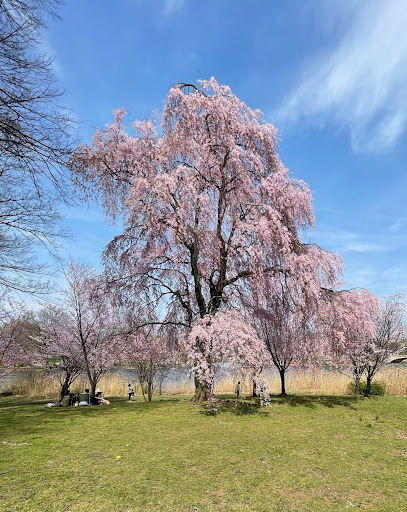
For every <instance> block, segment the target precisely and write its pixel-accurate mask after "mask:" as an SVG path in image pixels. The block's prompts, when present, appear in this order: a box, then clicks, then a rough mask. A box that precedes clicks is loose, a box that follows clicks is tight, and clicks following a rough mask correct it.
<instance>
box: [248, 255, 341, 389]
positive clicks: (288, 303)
mask: <svg viewBox="0 0 407 512" xmlns="http://www.w3.org/2000/svg"><path fill="white" fill-rule="evenodd" d="M304 256H305V258H298V259H297V261H296V265H295V268H294V269H293V271H292V272H290V273H289V274H287V275H281V276H277V277H273V278H272V279H270V278H268V277H267V276H265V278H264V280H263V282H262V283H259V284H257V283H255V284H256V286H254V287H253V299H252V302H251V303H250V310H252V311H253V324H254V325H255V327H256V330H257V333H258V335H259V337H260V338H261V339H262V340H263V342H264V345H265V347H266V350H267V352H268V354H269V356H270V359H271V361H272V362H273V364H274V366H275V367H276V368H277V370H278V372H279V375H280V381H281V395H286V387H285V375H286V372H287V371H288V369H289V368H290V367H293V366H297V367H298V366H304V365H308V366H310V365H313V364H314V363H315V362H317V361H318V360H319V357H320V355H321V344H320V339H319V337H318V330H317V328H316V326H317V324H318V314H319V307H320V302H321V295H322V294H324V293H325V292H324V290H327V289H329V290H332V289H335V288H336V287H337V286H338V285H339V280H338V279H339V275H340V273H341V260H340V258H339V256H338V255H335V254H332V253H329V252H326V251H323V250H322V249H320V248H319V247H317V246H310V247H308V250H307V252H306V254H305V255H304Z"/></svg>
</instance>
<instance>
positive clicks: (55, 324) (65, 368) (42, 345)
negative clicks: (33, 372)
mask: <svg viewBox="0 0 407 512" xmlns="http://www.w3.org/2000/svg"><path fill="white" fill-rule="evenodd" d="M38 321H39V324H40V328H41V333H40V335H39V336H37V337H36V338H34V341H35V343H36V346H37V351H38V359H39V361H41V363H42V366H43V367H45V368H46V369H47V370H48V371H49V372H50V374H51V376H52V377H53V378H55V379H57V381H58V382H59V384H60V402H61V401H62V400H63V398H64V396H65V394H66V392H67V390H68V389H69V388H70V386H71V385H72V383H73V382H74V381H75V380H76V379H77V378H78V376H79V375H80V374H81V373H82V372H83V356H82V350H81V346H80V343H78V340H77V336H76V328H75V327H76V326H75V324H74V322H73V321H72V317H70V316H69V314H67V313H66V312H65V311H64V309H62V308H60V307H57V306H54V305H50V306H47V307H46V308H44V309H43V310H42V311H40V312H39V314H38Z"/></svg>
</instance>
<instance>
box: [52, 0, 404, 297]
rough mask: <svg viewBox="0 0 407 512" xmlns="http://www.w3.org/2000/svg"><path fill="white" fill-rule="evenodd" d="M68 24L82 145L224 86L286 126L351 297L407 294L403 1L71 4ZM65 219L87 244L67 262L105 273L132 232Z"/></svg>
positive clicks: (69, 72)
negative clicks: (113, 250) (199, 89)
mask: <svg viewBox="0 0 407 512" xmlns="http://www.w3.org/2000/svg"><path fill="white" fill-rule="evenodd" d="M60 14H61V16H62V21H56V20H50V22H49V28H48V31H47V32H46V34H45V41H44V48H46V49H47V51H49V52H50V53H51V54H52V55H54V56H55V62H54V68H55V72H56V74H57V77H58V79H59V82H60V86H61V88H63V89H65V91H66V92H65V95H64V97H63V101H64V103H65V104H66V105H68V106H69V107H71V108H72V109H73V112H74V115H75V117H76V118H77V119H78V121H79V122H80V132H81V137H82V138H83V142H85V143H86V142H89V141H90V137H91V134H92V132H93V129H94V127H102V126H103V125H104V124H105V123H107V122H110V120H111V119H112V114H111V112H112V110H113V109H115V108H118V107H124V108H125V109H126V110H127V111H128V113H129V116H128V119H129V120H135V119H138V118H144V117H146V115H148V114H149V113H151V111H152V110H154V109H157V108H161V106H162V104H163V101H164V98H165V96H166V94H167V92H168V89H169V87H170V86H171V85H172V84H174V83H177V82H194V81H196V80H197V79H199V78H210V77H211V76H214V77H215V78H216V79H217V80H218V82H220V83H223V84H228V85H229V86H230V87H231V88H232V90H233V92H234V93H235V94H236V95H237V96H238V97H240V98H241V99H242V100H243V101H245V102H246V103H247V104H248V105H249V106H250V107H252V108H259V109H261V110H262V111H263V112H264V116H265V119H266V120H267V121H268V122H271V123H273V124H275V125H276V126H277V128H278V129H279V131H280V138H281V143H280V155H281V158H282V160H283V162H284V164H285V165H286V167H288V168H289V169H290V170H291V173H292V175H293V176H294V177H296V178H299V179H303V180H305V181H306V182H307V183H308V184H309V185H310V186H311V188H312V191H313V195H314V209H315V214H316V230H315V232H314V233H312V238H313V240H314V241H315V242H317V243H319V244H320V245H321V246H322V247H324V248H326V249H328V250H331V251H337V252H340V253H341V255H342V256H343V258H344V261H345V279H346V285H347V287H357V286H361V287H367V288H369V289H370V290H371V291H372V292H373V293H375V294H377V295H379V296H384V295H387V294H389V293H392V292H394V291H397V290H406V289H407V263H406V249H407V241H406V236H405V233H406V229H407V212H406V209H405V203H406V191H407V173H406V172H405V171H406V166H407V164H406V162H407V143H406V142H407V135H406V131H407V130H406V127H407V87H406V86H407V9H406V4H405V2H404V1H398V0H389V1H385V2H384V1H376V0H367V1H361V0H360V1H353V0H329V1H328V0H321V1H318V0H314V1H306V0H303V1H298V0H285V1H284V2H280V1H271V0H265V1H261V0H258V1H257V2H255V3H253V2H249V1H248V0H233V1H232V0H222V1H216V0H207V1H205V2H197V1H194V0H116V1H115V2H102V1H100V0H86V1H83V0H66V3H65V5H64V6H62V8H61V9H60ZM62 213H63V214H64V215H65V220H64V221H63V224H64V225H65V226H68V227H69V228H70V229H71V231H72V233H73V234H74V236H75V237H76V240H75V241H74V242H67V243H66V244H65V248H64V249H63V250H62V251H61V253H62V254H63V255H64V254H65V255H66V254H67V253H68V252H69V253H70V254H71V255H72V256H73V257H74V258H81V259H84V260H86V261H88V262H90V263H93V264H98V265H100V255H101V252H102V250H103V248H104V246H105V245H106V243H107V242H109V241H110V239H111V238H112V237H113V235H114V234H115V233H116V232H119V230H120V228H119V227H115V226H108V225H107V224H106V223H105V221H104V217H103V215H102V214H101V212H100V210H98V208H97V206H96V205H92V207H91V209H90V210H88V209H86V208H85V207H83V208H80V207H78V208H69V209H68V208H66V207H64V208H63V209H62Z"/></svg>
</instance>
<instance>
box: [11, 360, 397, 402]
mask: <svg viewBox="0 0 407 512" xmlns="http://www.w3.org/2000/svg"><path fill="white" fill-rule="evenodd" d="M128 379H129V377H128V376H127V377H126V376H124V375H122V374H120V373H117V372H110V373H107V374H106V375H104V376H103V377H102V379H101V381H100V383H99V385H98V388H100V389H102V390H103V392H104V394H105V396H126V393H127V384H128ZM238 380H240V381H241V391H242V394H243V395H249V394H251V392H252V383H251V381H250V380H248V379H243V378H240V377H239V376H238V375H228V376H224V377H222V378H220V379H219V380H218V381H217V383H216V385H215V393H218V394H232V393H233V392H234V388H235V386H236V382H237V381H238ZM375 380H376V381H380V382H383V383H385V384H386V387H387V393H388V394H390V395H396V396H405V395H407V368H405V367H387V368H385V369H384V370H382V371H381V372H379V373H378V374H377V377H376V379H375ZM132 381H133V386H134V387H135V391H136V393H137V394H138V395H141V387H140V385H138V384H136V383H135V382H134V379H132ZM266 381H267V384H268V387H269V390H270V392H271V393H272V394H278V393H279V392H280V380H279V376H278V374H277V373H276V372H272V373H270V374H269V375H268V378H266ZM350 382H351V378H350V377H349V376H346V375H343V374H340V373H335V372H331V371H326V370H316V371H289V372H288V373H287V376H286V388H287V393H289V394H314V395H343V394H346V393H347V387H348V385H349V383H350ZM88 385H89V384H88V381H87V379H86V378H85V376H82V377H80V378H78V379H77V380H76V381H75V382H74V384H73V385H72V386H71V390H72V391H73V392H80V391H83V389H85V388H86V387H88ZM2 391H3V392H4V391H6V392H11V393H12V394H14V395H19V396H27V397H33V398H34V397H36V398H54V397H57V396H58V391H59V384H58V382H57V381H56V380H55V379H54V378H52V377H51V376H49V375H46V374H44V373H43V372H41V371H39V370H27V371H24V372H21V373H20V374H19V375H18V376H14V377H12V378H11V379H10V380H9V382H8V383H7V385H4V384H3V388H2ZM163 392H164V393H165V394H166V395H192V394H193V392H194V384H193V381H192V380H191V379H189V380H188V379H182V380H179V381H172V382H169V383H167V384H164V386H163Z"/></svg>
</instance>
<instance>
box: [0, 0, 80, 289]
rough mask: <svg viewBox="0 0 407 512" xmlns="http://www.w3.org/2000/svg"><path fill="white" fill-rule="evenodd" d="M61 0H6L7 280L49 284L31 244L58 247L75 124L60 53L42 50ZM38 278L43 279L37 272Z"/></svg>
mask: <svg viewBox="0 0 407 512" xmlns="http://www.w3.org/2000/svg"><path fill="white" fill-rule="evenodd" d="M58 3H59V2H58V1H57V0H0V286H2V287H6V288H8V289H10V288H11V289H17V290H20V291H41V290H42V287H41V286H39V284H38V281H37V279H36V277H37V274H38V273H39V272H40V271H41V270H42V266H41V265H39V264H38V263H37V262H36V259H35V258H34V256H33V254H32V251H31V249H32V248H33V246H35V245H38V244H40V245H43V246H45V247H47V249H48V250H52V249H53V247H55V243H56V242H55V240H56V238H57V237H58V236H59V235H61V234H63V233H61V232H57V231H55V230H54V225H55V221H56V220H57V219H58V217H59V216H58V212H57V210H56V209H55V204H56V202H57V201H58V200H65V201H66V200H68V198H69V195H70V188H69V174H68V171H67V170H66V164H67V162H68V160H69V158H70V154H71V148H72V143H73V139H74V137H73V128H74V123H73V121H72V119H71V117H70V115H69V112H67V110H66V109H64V108H63V107H61V106H60V105H59V104H58V98H59V96H60V93H59V91H58V89H57V87H56V83H55V82H56V80H55V76H54V73H53V70H52V59H50V58H49V57H47V56H46V55H44V54H42V53H40V52H39V51H38V48H39V45H40V42H41V36H42V31H43V29H44V28H45V24H44V15H45V14H47V13H48V14H51V15H53V16H56V14H55V8H56V6H57V5H58ZM33 278H35V279H33Z"/></svg>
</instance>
